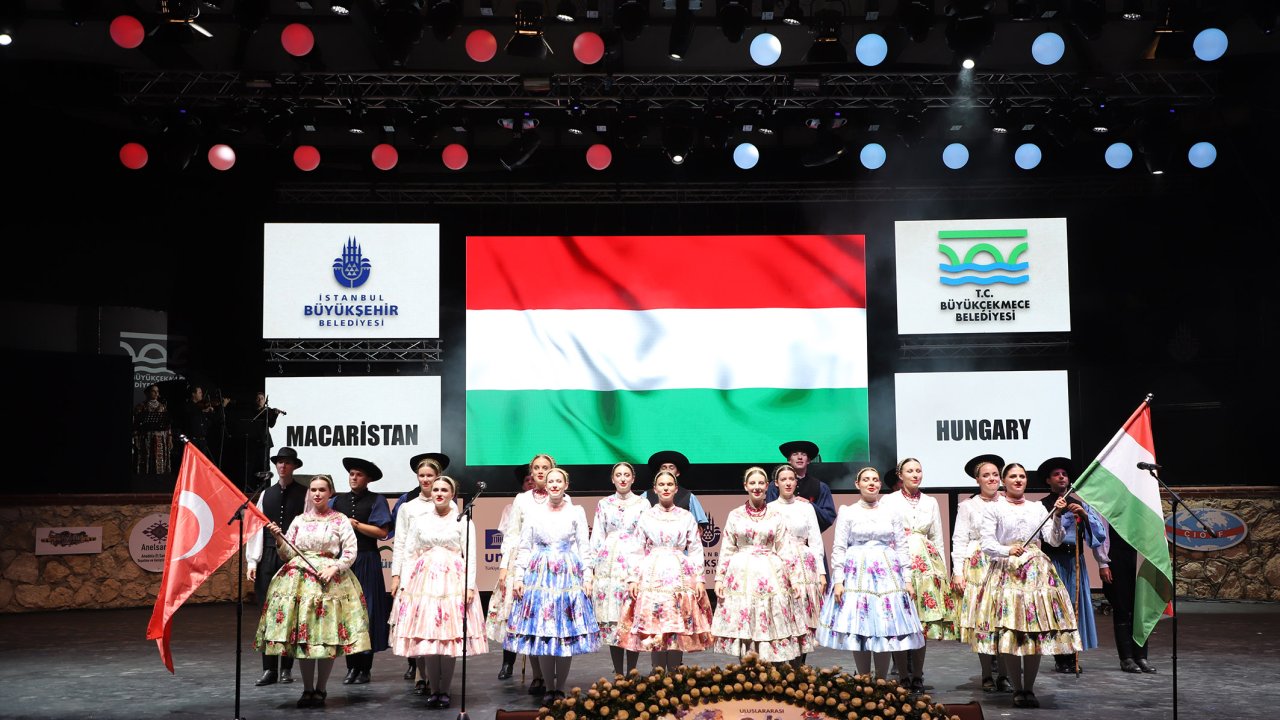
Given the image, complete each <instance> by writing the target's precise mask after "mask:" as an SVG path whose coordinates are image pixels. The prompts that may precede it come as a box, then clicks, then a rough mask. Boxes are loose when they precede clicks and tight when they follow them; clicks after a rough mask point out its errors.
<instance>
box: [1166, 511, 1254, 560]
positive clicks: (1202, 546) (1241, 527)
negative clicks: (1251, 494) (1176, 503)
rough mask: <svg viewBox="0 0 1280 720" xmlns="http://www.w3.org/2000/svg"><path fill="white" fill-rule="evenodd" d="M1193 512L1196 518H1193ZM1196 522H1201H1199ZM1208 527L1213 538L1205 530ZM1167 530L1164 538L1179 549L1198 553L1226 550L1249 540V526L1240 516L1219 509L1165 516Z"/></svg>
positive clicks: (1182, 512) (1180, 512)
mask: <svg viewBox="0 0 1280 720" xmlns="http://www.w3.org/2000/svg"><path fill="white" fill-rule="evenodd" d="M1192 512H1194V513H1195V517H1192V516H1191V513H1192ZM1196 518H1199V519H1200V522H1196ZM1200 523H1204V525H1201V524H1200ZM1205 525H1207V526H1208V527H1209V529H1210V530H1212V531H1213V534H1210V533H1209V532H1207V531H1206V530H1205V529H1204V528H1205ZM1164 529H1165V535H1167V536H1168V538H1169V540H1171V541H1173V542H1175V543H1177V544H1178V547H1180V548H1186V549H1187V550H1195V551H1197V552H1216V551H1218V550H1226V549H1227V548H1230V547H1235V546H1236V545H1239V544H1240V543H1242V542H1244V541H1245V538H1247V537H1248V536H1249V526H1248V525H1247V524H1246V523H1245V521H1244V520H1242V519H1240V516H1239V515H1236V514H1235V513H1233V512H1228V511H1226V510H1219V509H1218V508H1196V509H1195V510H1193V511H1190V512H1188V511H1187V510H1181V509H1180V510H1179V511H1178V512H1177V513H1170V514H1168V515H1165V516H1164ZM1214 535H1217V537H1214Z"/></svg>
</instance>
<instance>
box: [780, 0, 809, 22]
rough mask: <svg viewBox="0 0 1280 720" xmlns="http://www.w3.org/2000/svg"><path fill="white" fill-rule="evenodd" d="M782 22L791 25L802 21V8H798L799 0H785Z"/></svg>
mask: <svg viewBox="0 0 1280 720" xmlns="http://www.w3.org/2000/svg"><path fill="white" fill-rule="evenodd" d="M782 22H783V23H784V24H786V25H792V26H795V25H799V24H800V23H803V22H804V10H801V9H800V0H787V9H786V10H783V11H782Z"/></svg>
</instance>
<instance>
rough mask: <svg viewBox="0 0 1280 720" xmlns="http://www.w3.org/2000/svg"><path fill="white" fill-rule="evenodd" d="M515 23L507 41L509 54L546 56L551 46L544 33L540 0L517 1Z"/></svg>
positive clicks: (541, 57)
mask: <svg viewBox="0 0 1280 720" xmlns="http://www.w3.org/2000/svg"><path fill="white" fill-rule="evenodd" d="M515 24H516V30H515V32H514V33H512V34H511V39H510V40H508V41H507V47H506V50H507V54H508V55H511V56H512V57H522V58H533V59H535V60H542V59H544V58H546V57H547V53H549V52H551V46H550V45H548V44H547V39H546V38H545V37H543V35H542V3H541V2H538V0H520V2H518V3H516V18H515Z"/></svg>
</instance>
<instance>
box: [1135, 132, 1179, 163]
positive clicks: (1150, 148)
mask: <svg viewBox="0 0 1280 720" xmlns="http://www.w3.org/2000/svg"><path fill="white" fill-rule="evenodd" d="M1171 150H1172V147H1171V145H1170V143H1169V138H1168V135H1167V134H1166V132H1165V131H1164V130H1163V129H1162V128H1160V127H1152V126H1151V125H1147V126H1146V127H1144V128H1143V132H1142V133H1141V135H1140V139H1139V140H1138V151H1139V152H1141V153H1142V162H1143V164H1144V165H1146V166H1147V172H1149V173H1151V174H1152V175H1163V174H1164V171H1165V166H1166V164H1167V163H1168V161H1169V155H1170V152H1171Z"/></svg>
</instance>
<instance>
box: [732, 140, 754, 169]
mask: <svg viewBox="0 0 1280 720" xmlns="http://www.w3.org/2000/svg"><path fill="white" fill-rule="evenodd" d="M758 162H760V150H759V149H757V148H756V146H755V145H752V144H751V143H742V144H741V145H739V146H738V147H736V148H734V149H733V164H734V165H737V166H738V167H740V168H742V169H743V170H750V169H751V168H753V167H755V166H756V163H758Z"/></svg>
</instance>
